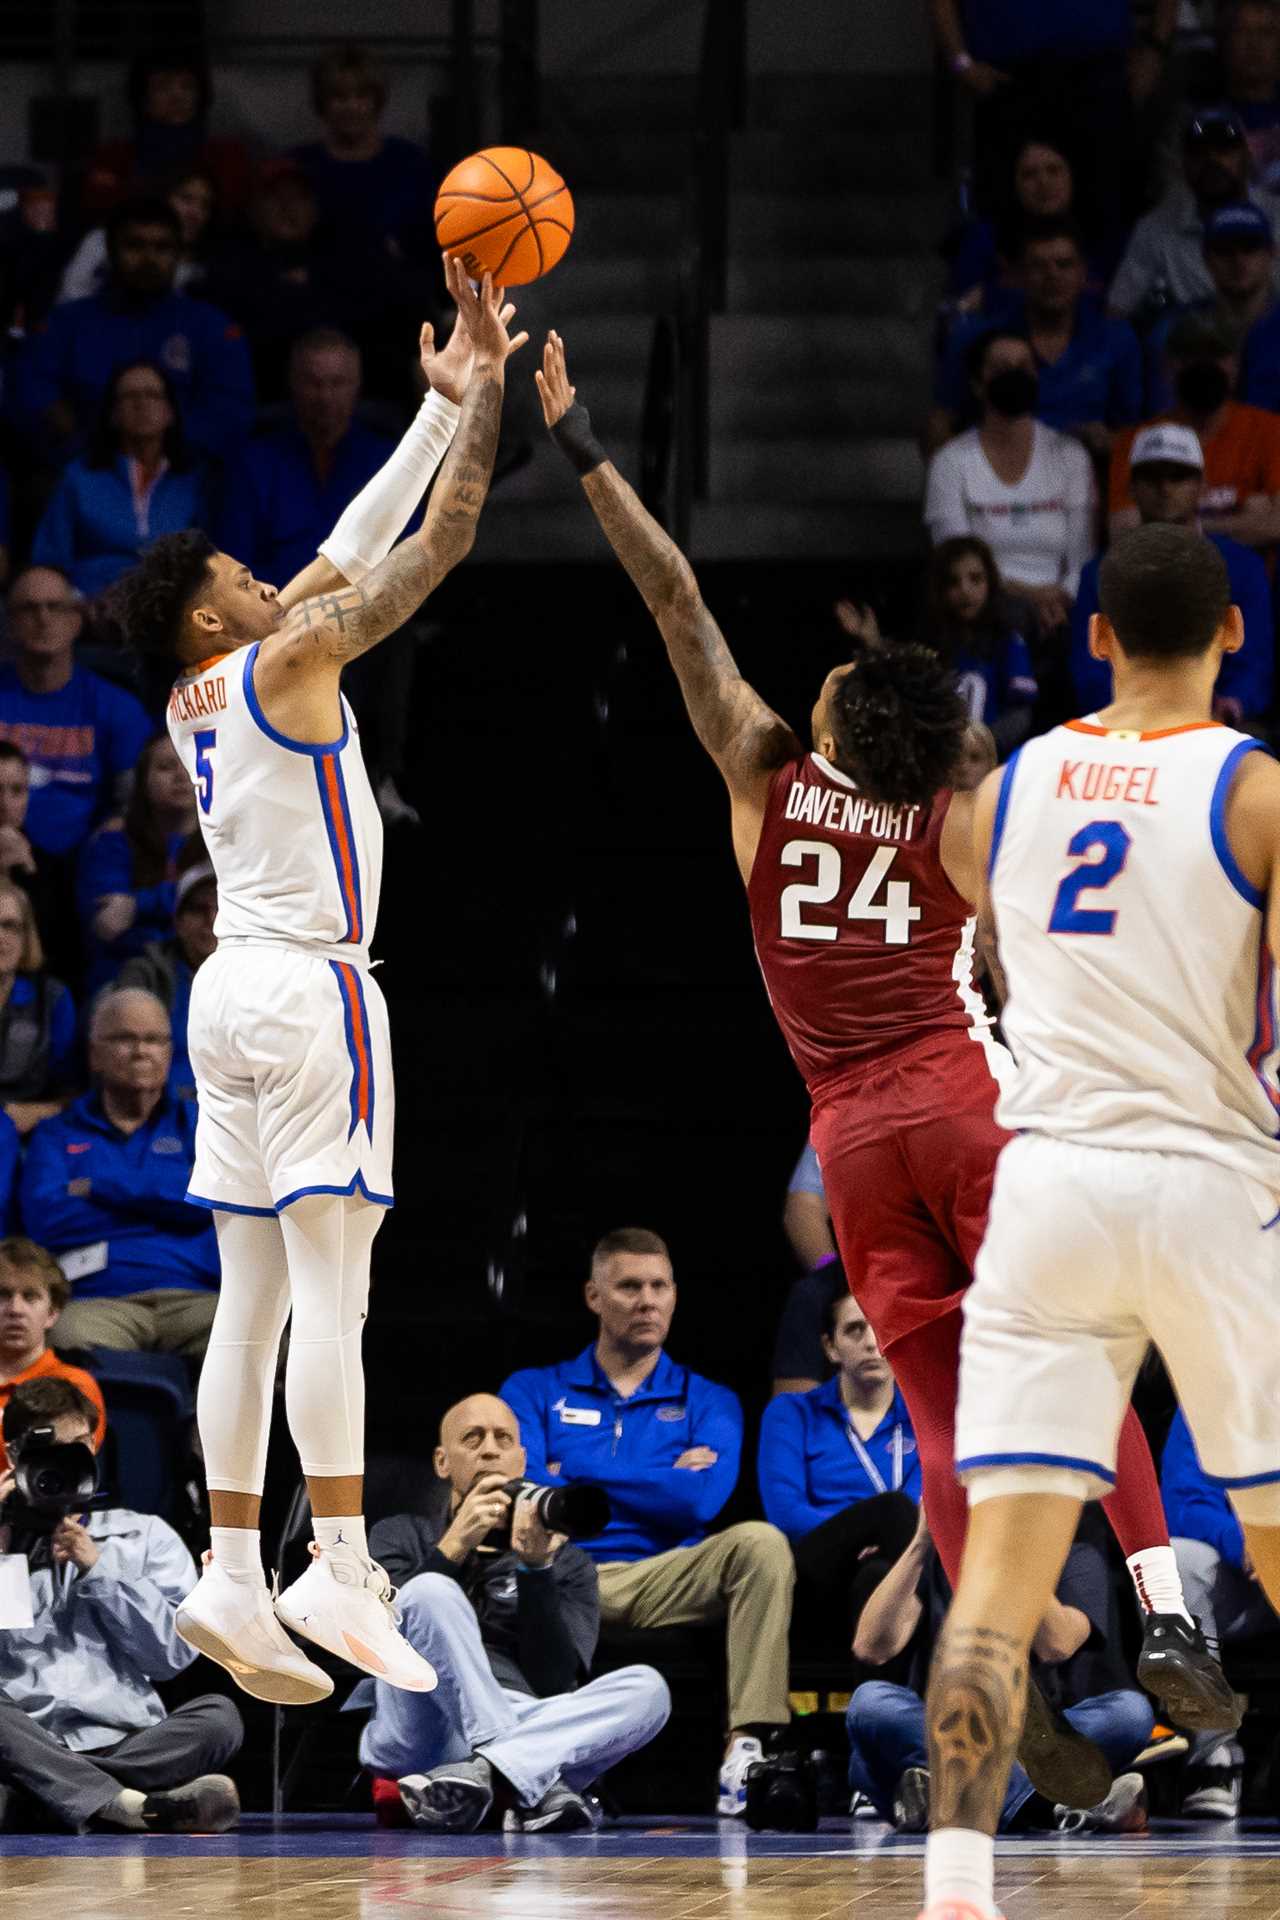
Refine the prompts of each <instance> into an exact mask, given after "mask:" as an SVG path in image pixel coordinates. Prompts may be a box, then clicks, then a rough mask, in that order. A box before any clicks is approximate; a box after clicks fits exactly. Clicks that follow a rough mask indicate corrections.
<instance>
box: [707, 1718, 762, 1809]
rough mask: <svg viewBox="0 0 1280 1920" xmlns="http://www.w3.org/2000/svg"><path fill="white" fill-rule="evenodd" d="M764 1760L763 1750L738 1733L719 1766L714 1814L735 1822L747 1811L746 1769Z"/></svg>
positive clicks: (748, 1737) (749, 1736) (754, 1742)
mask: <svg viewBox="0 0 1280 1920" xmlns="http://www.w3.org/2000/svg"><path fill="white" fill-rule="evenodd" d="M763 1759H764V1748H763V1747H762V1746H761V1744H760V1742H759V1741H758V1740H754V1739H752V1737H751V1735H750V1734H747V1733H740V1734H739V1735H738V1737H737V1739H736V1740H735V1741H734V1743H733V1745H732V1746H731V1747H730V1749H729V1751H728V1753H726V1755H725V1757H724V1760H723V1761H722V1763H721V1766H720V1798H719V1800H718V1801H717V1802H716V1812H717V1813H718V1814H720V1815H721V1816H722V1818H724V1819H727V1820H737V1819H740V1818H741V1816H742V1815H743V1814H744V1813H745V1812H746V1810H747V1769H748V1767H754V1766H757V1765H758V1764H759V1762H760V1761H761V1760H763Z"/></svg>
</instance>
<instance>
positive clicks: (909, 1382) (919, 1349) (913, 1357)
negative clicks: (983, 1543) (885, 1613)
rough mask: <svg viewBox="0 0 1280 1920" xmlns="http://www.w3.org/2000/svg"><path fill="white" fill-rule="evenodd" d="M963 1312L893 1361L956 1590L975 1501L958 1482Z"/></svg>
mask: <svg viewBox="0 0 1280 1920" xmlns="http://www.w3.org/2000/svg"><path fill="white" fill-rule="evenodd" d="M962 1327H963V1321H962V1319H961V1315H960V1313H959V1312H958V1311H956V1312H954V1313H946V1314H943V1316H942V1318H941V1319H940V1320H931V1321H929V1322H928V1324H927V1325H926V1326H923V1327H917V1328H916V1330H915V1332H914V1333H909V1334H906V1335H905V1336H904V1338H903V1339H901V1340H895V1341H894V1343H893V1346H892V1347H891V1348H890V1351H889V1354H888V1356H887V1358H888V1361H889V1365H890V1366H891V1367H892V1368H893V1371H894V1376H895V1378H896V1379H897V1382H898V1385H899V1386H900V1387H901V1388H902V1397H903V1399H904V1400H905V1401H906V1403H907V1411H908V1413H909V1414H910V1415H911V1425H912V1426H913V1428H914V1429H915V1436H916V1445H917V1447H918V1448H919V1449H920V1473H921V1478H922V1480H923V1482H924V1507H925V1512H926V1513H927V1514H928V1516H929V1532H930V1533H931V1535H932V1536H933V1543H934V1545H935V1546H936V1547H937V1549H938V1558H939V1559H940V1560H941V1562H942V1565H943V1568H944V1570H945V1572H946V1576H947V1578H948V1580H949V1581H950V1582H951V1584H952V1586H953V1587H954V1586H955V1583H956V1581H957V1580H958V1578H959V1577H960V1558H961V1555H962V1554H963V1552H964V1536H965V1532H966V1530H967V1528H968V1525H969V1500H968V1496H967V1494H966V1493H965V1490H964V1488H963V1487H962V1486H961V1485H960V1482H959V1481H958V1480H957V1479H956V1400H957V1398H958V1396H959V1392H960V1334H961V1331H962Z"/></svg>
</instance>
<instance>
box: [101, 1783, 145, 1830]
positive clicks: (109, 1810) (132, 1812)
mask: <svg viewBox="0 0 1280 1920" xmlns="http://www.w3.org/2000/svg"><path fill="white" fill-rule="evenodd" d="M146 1803H147V1796H146V1794H145V1793H139V1792H138V1789H137V1788H136V1787H121V1789H120V1791H119V1793H118V1794H117V1795H116V1797H115V1799H114V1800H110V1801H108V1802H107V1805H106V1806H105V1807H99V1808H98V1812H97V1818H98V1819H99V1820H109V1821H110V1822H111V1824H112V1826H113V1827H127V1828H128V1830H129V1832H130V1833H141V1832H142V1830H143V1828H142V1809H143V1807H144V1806H145V1805H146Z"/></svg>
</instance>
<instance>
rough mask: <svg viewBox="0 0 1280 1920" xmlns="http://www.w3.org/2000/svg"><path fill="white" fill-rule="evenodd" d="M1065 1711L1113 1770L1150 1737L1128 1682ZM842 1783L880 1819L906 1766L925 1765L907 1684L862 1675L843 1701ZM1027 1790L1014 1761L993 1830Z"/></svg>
mask: <svg viewBox="0 0 1280 1920" xmlns="http://www.w3.org/2000/svg"><path fill="white" fill-rule="evenodd" d="M1066 1718H1067V1719H1068V1720H1069V1721H1070V1722H1071V1724H1072V1726H1073V1727H1075V1728H1076V1730H1077V1732H1079V1733H1083V1734H1086V1735H1087V1736H1088V1738H1089V1739H1090V1740H1093V1741H1095V1742H1096V1743H1097V1745H1098V1746H1099V1747H1101V1749H1102V1751H1103V1753H1105V1754H1106V1756H1107V1760H1108V1762H1109V1763H1110V1766H1111V1771H1112V1772H1113V1773H1122V1772H1123V1771H1124V1769H1125V1768H1126V1767H1127V1766H1128V1765H1129V1762H1130V1761H1131V1760H1132V1759H1133V1758H1134V1757H1135V1755H1136V1754H1139V1753H1141V1751H1142V1749H1143V1748H1144V1747H1145V1746H1146V1744H1147V1741H1148V1740H1149V1739H1150V1738H1151V1729H1152V1727H1153V1725H1154V1724H1155V1718H1154V1715H1153V1714H1152V1711H1151V1703H1150V1701H1149V1700H1148V1699H1147V1696H1146V1695H1145V1694H1144V1693H1139V1692H1138V1691H1137V1689H1136V1688H1131V1687H1125V1688H1123V1689H1122V1690H1119V1691H1117V1692H1115V1693H1100V1694H1097V1695H1095V1697H1094V1698H1093V1699H1092V1700H1082V1701H1081V1702H1080V1704H1079V1706H1077V1707H1068V1708H1067V1712H1066ZM845 1724H846V1726H847V1727H848V1731H849V1785H850V1787H852V1788H853V1789H854V1790H855V1791H856V1792H858V1793H865V1794H866V1796H867V1798H868V1800H870V1801H871V1803H872V1805H873V1806H874V1807H875V1809H876V1812H877V1813H878V1814H879V1815H880V1817H881V1819H882V1820H890V1821H891V1820H892V1819H893V1797H894V1794H895V1793H896V1792H897V1790H898V1782H899V1780H901V1778H902V1776H903V1774H904V1773H905V1772H906V1770H907V1768H908V1767H927V1766H928V1764H929V1742H928V1738H927V1736H926V1733H925V1723H924V1701H923V1700H922V1699H921V1698H920V1695H919V1694H918V1693H912V1691H911V1689H910V1687H895V1686H891V1685H890V1684H889V1683H888V1681H885V1680H868V1681H867V1682H866V1683H865V1684H864V1685H863V1686H861V1687H859V1688H858V1691H857V1692H856V1693H855V1694H854V1696H853V1698H852V1700H851V1701H850V1702H849V1710H848V1714H847V1715H846V1721H845ZM1034 1792H1035V1788H1034V1787H1033V1786H1032V1784H1031V1782H1030V1780H1028V1778H1027V1776H1026V1774H1025V1773H1024V1772H1023V1770H1022V1768H1021V1767H1020V1766H1019V1765H1018V1763H1017V1762H1016V1761H1015V1762H1014V1766H1013V1772H1012V1773H1011V1774H1010V1776H1009V1791H1008V1792H1007V1793H1006V1795H1005V1799H1004V1807H1003V1808H1002V1810H1001V1813H1000V1831H1001V1832H1002V1833H1004V1832H1007V1831H1008V1829H1009V1826H1010V1824H1011V1823H1012V1821H1013V1817H1014V1815H1015V1814H1016V1813H1017V1812H1018V1810H1019V1808H1021V1807H1023V1806H1025V1804H1026V1802H1027V1801H1028V1800H1029V1799H1030V1798H1031V1795H1032V1794H1033V1793H1034Z"/></svg>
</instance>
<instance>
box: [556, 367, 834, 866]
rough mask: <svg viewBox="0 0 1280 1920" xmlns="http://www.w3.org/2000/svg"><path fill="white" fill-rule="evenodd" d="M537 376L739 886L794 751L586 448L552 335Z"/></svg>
mask: <svg viewBox="0 0 1280 1920" xmlns="http://www.w3.org/2000/svg"><path fill="white" fill-rule="evenodd" d="M535 378H536V379H537V382H538V392H539V393H540V395H541V396H542V410H543V416H544V418H545V420H546V423H547V426H548V427H549V428H551V429H552V431H553V432H555V431H556V429H557V428H559V429H560V430H561V432H560V436H559V444H560V445H561V447H562V448H563V450H564V451H565V452H566V453H567V454H568V456H569V458H570V459H571V460H572V461H573V462H574V464H575V466H577V467H578V468H579V471H580V473H581V477H582V487H583V491H584V492H585V494H586V496H587V499H588V500H589V501H590V503H591V509H592V512H593V513H594V514H595V516H596V519H597V520H598V521H599V522H600V525H601V527H602V528H603V529H604V533H605V537H606V538H607V540H608V542H609V544H610V546H611V547H612V548H613V550H614V552H615V553H616V554H617V556H618V558H619V560H621V562H622V564H623V566H624V567H625V568H626V570H627V572H628V574H629V575H630V576H631V579H632V580H633V581H634V583H635V585H636V587H637V588H638V589H639V592H640V596H641V598H642V599H643V601H644V603H645V605H646V606H647V607H648V609H649V611H650V613H651V614H652V615H653V617H654V619H655V621H656V622H657V625H658V629H659V631H660V633H661V634H662V638H663V640H664V641H665V643H666V648H667V656H668V658H669V659H670V661H671V665H672V666H673V667H674V669H675V674H676V678H677V679H678V680H679V682H680V691H681V693H682V694H683V695H684V703H685V707H686V708H687V710H688V714H689V718H690V720H692V722H693V729H694V732H695V733H696V734H697V736H698V738H699V740H700V741H701V742H702V744H703V746H704V747H705V748H706V750H707V752H708V753H709V754H710V755H711V758H712V759H713V760H714V761H715V763H716V765H717V767H719V769H720V772H721V774H722V775H723V777H724V780H725V784H726V785H727V787H728V789H729V795H730V799H731V801H732V804H733V837H734V847H735V851H736V852H737V856H738V864H739V866H740V867H741V868H742V872H743V878H744V879H747V878H749V877H750V872H751V864H752V861H753V860H754V857H755V849H756V843H757V842H758V840H759V837H760V825H761V821H762V818H763V811H764V804H765V800H766V797H767V795H768V791H769V783H770V781H771V779H772V778H773V775H774V773H775V772H776V770H777V769H778V767H780V766H782V765H783V763H784V762H785V761H787V760H789V759H791V758H793V757H794V756H795V755H796V754H798V753H799V751H800V745H799V742H798V741H797V739H796V737H795V734H794V733H793V732H792V731H791V728H790V727H789V726H787V724H786V722H785V721H784V720H781V719H779V717H778V715H777V714H776V713H775V712H774V711H773V709H772V708H771V707H769V706H767V705H766V704H765V702H764V701H763V700H762V699H761V698H760V695H759V694H758V693H757V692H756V691H755V689H754V688H753V687H751V686H750V685H748V683H747V681H745V680H744V679H743V677H742V675H741V674H740V673H739V671H738V668H737V665H736V663H735V661H734V658H733V655H732V654H731V653H730V651H729V648H728V646H727V645H726V643H725V638H724V635H723V634H722V633H721V631H720V629H719V627H718V626H717V625H716V622H715V620H714V619H713V618H712V616H711V614H710V613H709V612H708V610H707V607H706V604H705V602H704V601H703V598H702V594H701V593H700V591H699V589H698V582H697V579H696V577H695V575H694V571H693V568H692V567H691V566H690V565H689V562H688V561H687V560H686V558H685V556H684V555H683V553H681V551H680V549H679V547H678V546H677V545H676V543H675V541H674V540H672V539H671V538H670V536H669V535H668V534H666V533H665V532H664V531H663V529H662V528H661V527H660V526H659V525H658V522H657V521H656V520H655V519H654V518H653V516H652V514H650V513H648V512H647V511H646V510H645V508H644V507H643V506H642V505H641V503H640V501H639V499H638V498H637V496H636V494H635V492H634V491H633V490H632V488H631V487H630V486H628V484H627V482H626V481H625V480H624V479H623V477H622V475H621V474H620V473H619V472H618V470H617V468H616V467H615V466H613V465H612V463H611V462H610V461H609V460H607V459H606V458H605V456H604V450H603V448H599V447H597V446H596V445H595V443H594V442H593V441H591V439H590V432H591V428H590V421H589V419H587V416H586V414H585V410H584V409H583V408H581V407H578V408H574V394H575V391H576V390H575V388H573V387H572V386H570V384H569V376H568V372H567V369H566V366H565V354H564V343H563V341H562V340H561V339H560V337H559V335H558V334H556V333H552V334H549V335H548V338H547V344H546V348H545V350H544V352H543V358H542V366H541V368H540V369H539V371H538V373H537V374H536V376H535ZM571 408H573V410H574V414H575V421H574V422H572V423H568V433H567V437H566V428H565V424H564V423H565V415H566V414H567V413H568V412H569V411H570V409H571ZM581 422H585V427H583V426H581V425H580V423H581ZM575 427H576V428H577V431H576V434H575V432H574V429H575ZM575 439H576V441H577V444H576V445H575V444H574V441H575ZM596 456H598V459H597V458H596ZM593 462H594V464H592V463H593Z"/></svg>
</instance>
